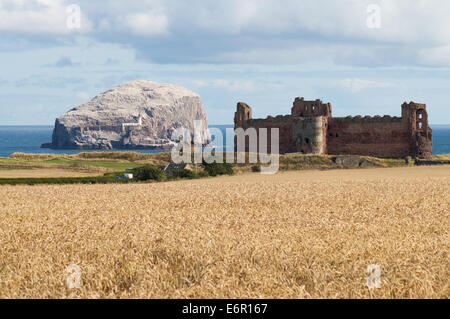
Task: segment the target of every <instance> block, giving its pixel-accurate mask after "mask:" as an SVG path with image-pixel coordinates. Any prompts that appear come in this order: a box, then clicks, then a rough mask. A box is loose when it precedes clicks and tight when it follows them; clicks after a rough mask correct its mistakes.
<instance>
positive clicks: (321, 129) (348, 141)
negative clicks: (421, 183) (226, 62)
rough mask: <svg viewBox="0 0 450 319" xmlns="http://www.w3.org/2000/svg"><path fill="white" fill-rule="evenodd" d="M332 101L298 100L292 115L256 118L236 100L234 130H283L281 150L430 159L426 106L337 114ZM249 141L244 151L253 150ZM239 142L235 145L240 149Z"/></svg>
mask: <svg viewBox="0 0 450 319" xmlns="http://www.w3.org/2000/svg"><path fill="white" fill-rule="evenodd" d="M331 112H332V108H331V104H330V103H326V104H325V103H322V101H321V100H315V101H305V100H304V98H296V99H295V101H294V105H293V107H292V110H291V115H284V116H283V115H279V116H276V117H272V116H269V117H267V118H266V119H253V118H252V109H251V107H250V106H248V105H247V104H245V103H242V102H240V103H238V104H237V111H236V113H235V118H234V128H235V129H237V128H242V129H244V130H247V129H248V128H255V129H256V131H258V130H259V129H260V128H267V129H268V130H267V131H268V135H269V136H268V141H269V142H268V145H269V149H268V152H270V129H271V128H278V129H279V134H280V136H279V138H280V145H279V151H280V154H286V153H303V154H333V155H367V156H376V157H385V158H400V157H403V158H404V157H407V156H411V157H413V158H420V159H430V158H431V156H432V145H433V142H432V130H431V128H430V127H429V126H428V113H427V110H426V105H425V104H417V103H414V102H410V103H409V104H408V103H406V102H405V103H403V105H402V116H401V117H391V116H388V115H386V116H383V117H381V116H375V117H371V116H365V117H362V116H355V117H352V116H347V117H332V114H331ZM248 143H249V141H248V139H247V140H246V143H245V149H246V151H247V152H248V150H249V145H248ZM236 147H237V145H236V144H235V148H236Z"/></svg>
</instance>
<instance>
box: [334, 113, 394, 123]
mask: <svg viewBox="0 0 450 319" xmlns="http://www.w3.org/2000/svg"><path fill="white" fill-rule="evenodd" d="M333 121H341V122H352V123H355V122H361V123H401V122H402V118H401V117H398V116H390V115H384V116H380V115H375V116H368V115H366V116H364V117H363V116H361V115H356V116H347V117H333Z"/></svg>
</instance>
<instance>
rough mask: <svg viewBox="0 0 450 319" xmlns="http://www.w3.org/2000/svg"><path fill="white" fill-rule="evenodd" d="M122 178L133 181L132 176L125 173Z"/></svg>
mask: <svg viewBox="0 0 450 319" xmlns="http://www.w3.org/2000/svg"><path fill="white" fill-rule="evenodd" d="M123 178H127V179H133V174H131V173H125V174H123Z"/></svg>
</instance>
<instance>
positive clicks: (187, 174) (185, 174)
mask: <svg viewBox="0 0 450 319" xmlns="http://www.w3.org/2000/svg"><path fill="white" fill-rule="evenodd" d="M172 176H173V177H174V178H188V179H194V178H197V174H195V173H194V172H193V171H190V170H188V169H183V170H177V171H173V172H172Z"/></svg>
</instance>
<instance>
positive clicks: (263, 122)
mask: <svg viewBox="0 0 450 319" xmlns="http://www.w3.org/2000/svg"><path fill="white" fill-rule="evenodd" d="M246 124H247V126H246V127H244V129H247V128H249V127H253V128H255V129H256V131H257V132H258V137H259V129H260V128H267V152H268V153H271V151H272V150H271V147H270V146H271V133H272V128H277V129H279V141H280V144H279V145H280V146H279V152H280V154H283V153H289V152H290V150H289V147H290V145H291V130H292V117H291V116H277V117H274V118H267V119H251V120H248V121H247V123H246ZM245 145H246V152H248V151H249V147H248V145H249V143H248V139H247V140H246V143H245ZM258 151H259V143H258Z"/></svg>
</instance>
